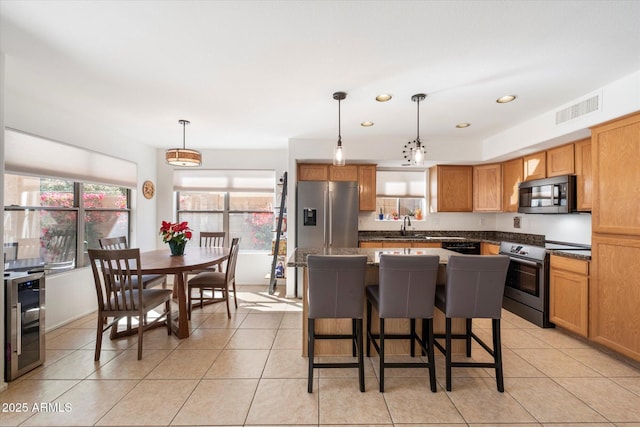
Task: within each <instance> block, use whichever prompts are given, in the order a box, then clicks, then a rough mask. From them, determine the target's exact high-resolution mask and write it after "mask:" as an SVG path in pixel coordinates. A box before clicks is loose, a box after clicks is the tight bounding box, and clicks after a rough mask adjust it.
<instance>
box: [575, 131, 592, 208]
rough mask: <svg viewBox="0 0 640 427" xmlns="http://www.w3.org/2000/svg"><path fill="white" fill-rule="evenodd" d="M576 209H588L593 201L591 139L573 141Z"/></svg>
mask: <svg viewBox="0 0 640 427" xmlns="http://www.w3.org/2000/svg"><path fill="white" fill-rule="evenodd" d="M575 157H576V193H577V199H578V200H577V205H576V207H577V209H578V210H579V211H590V210H591V206H592V201H593V170H592V168H591V139H584V140H582V141H578V142H576V143H575Z"/></svg>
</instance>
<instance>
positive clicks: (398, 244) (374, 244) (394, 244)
mask: <svg viewBox="0 0 640 427" xmlns="http://www.w3.org/2000/svg"><path fill="white" fill-rule="evenodd" d="M360 247H361V248H441V247H442V244H441V243H440V242H411V241H406V240H391V239H385V240H380V241H377V240H376V241H368V242H360Z"/></svg>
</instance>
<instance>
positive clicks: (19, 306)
mask: <svg viewBox="0 0 640 427" xmlns="http://www.w3.org/2000/svg"><path fill="white" fill-rule="evenodd" d="M21 314H22V303H19V302H18V303H16V323H15V325H16V353H18V356H20V355H21V354H22V316H21Z"/></svg>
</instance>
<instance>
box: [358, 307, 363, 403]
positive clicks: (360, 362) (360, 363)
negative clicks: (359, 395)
mask: <svg viewBox="0 0 640 427" xmlns="http://www.w3.org/2000/svg"><path fill="white" fill-rule="evenodd" d="M356 329H357V331H356V335H357V337H356V338H357V341H358V378H359V379H360V391H361V392H364V355H363V354H362V341H363V340H362V319H356Z"/></svg>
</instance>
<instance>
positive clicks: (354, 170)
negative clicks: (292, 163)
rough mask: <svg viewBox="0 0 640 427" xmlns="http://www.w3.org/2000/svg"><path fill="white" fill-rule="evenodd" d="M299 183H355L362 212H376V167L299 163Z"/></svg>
mask: <svg viewBox="0 0 640 427" xmlns="http://www.w3.org/2000/svg"><path fill="white" fill-rule="evenodd" d="M298 181H354V182H357V183H358V193H359V200H360V210H361V211H374V210H376V165H345V166H334V165H329V164H322V163H298Z"/></svg>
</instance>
